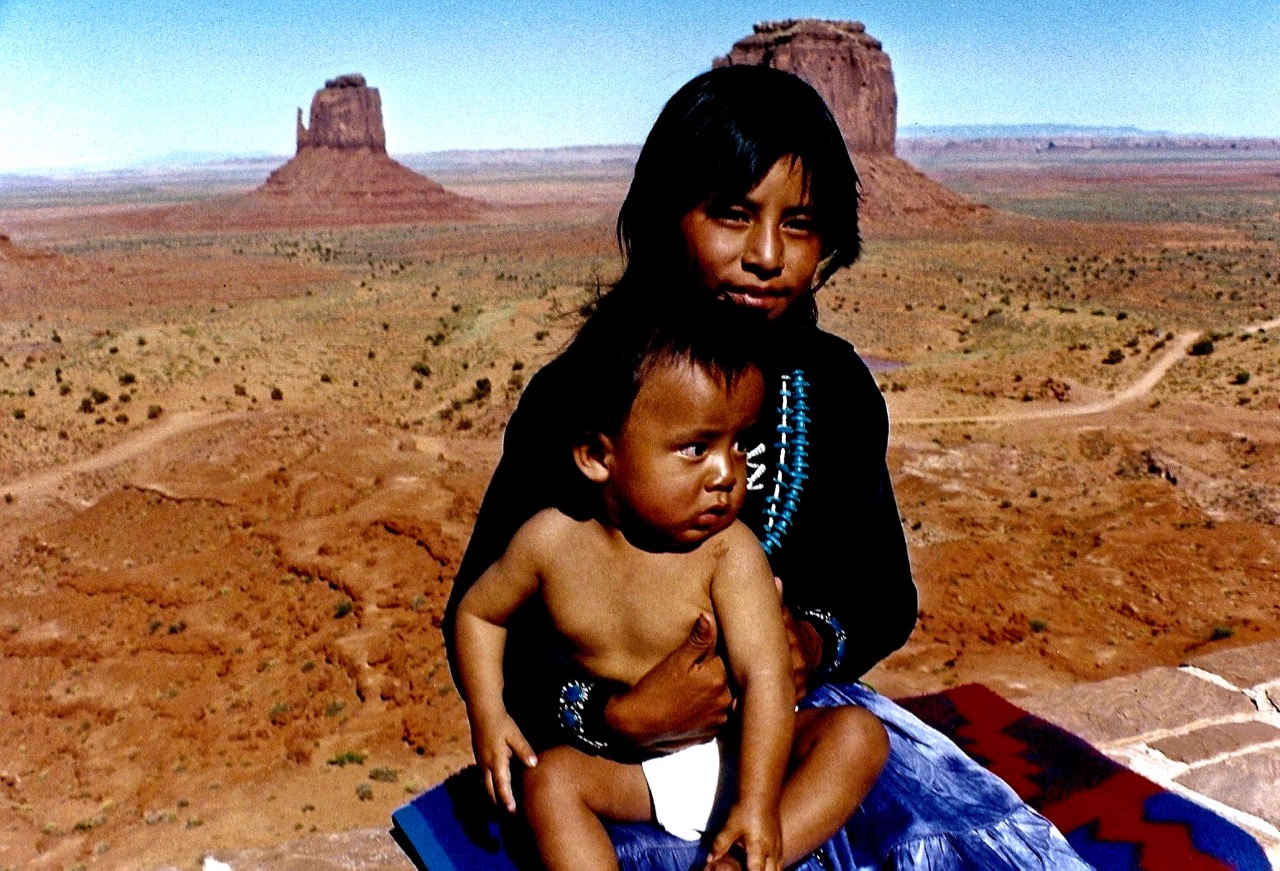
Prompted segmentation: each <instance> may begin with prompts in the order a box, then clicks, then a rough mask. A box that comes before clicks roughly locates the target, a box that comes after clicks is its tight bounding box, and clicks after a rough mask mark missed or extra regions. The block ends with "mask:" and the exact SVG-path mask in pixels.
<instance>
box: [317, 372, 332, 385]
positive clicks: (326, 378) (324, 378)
mask: <svg viewBox="0 0 1280 871" xmlns="http://www.w3.org/2000/svg"><path fill="white" fill-rule="evenodd" d="M320 383H321V384H332V383H333V376H332V375H330V374H329V373H328V372H323V373H321V374H320Z"/></svg>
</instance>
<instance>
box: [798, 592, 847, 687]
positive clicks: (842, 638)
mask: <svg viewBox="0 0 1280 871" xmlns="http://www.w3.org/2000/svg"><path fill="white" fill-rule="evenodd" d="M800 616H801V617H808V618H809V620H810V622H816V623H820V624H822V625H823V626H824V627H825V628H826V629H827V632H826V633H824V634H825V635H826V636H827V639H825V640H830V641H831V644H830V647H831V661H830V662H829V663H828V664H827V666H826V667H825V668H823V669H821V671H820V674H821V675H822V676H826V675H828V674H831V673H832V672H833V671H835V670H836V669H838V668H839V667H840V664H841V663H843V662H844V653H845V648H847V647H848V646H849V636H848V634H847V633H846V632H845V631H844V626H843V625H841V623H840V621H839V620H838V619H836V615H834V614H832V613H831V612H830V611H826V610H823V609H821V608H809V609H807V610H804V611H801V612H800ZM827 646H828V645H826V644H823V647H822V657H823V659H826V658H827Z"/></svg>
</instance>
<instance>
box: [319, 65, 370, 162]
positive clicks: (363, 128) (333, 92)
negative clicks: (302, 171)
mask: <svg viewBox="0 0 1280 871" xmlns="http://www.w3.org/2000/svg"><path fill="white" fill-rule="evenodd" d="M307 148H339V149H349V148H367V149H368V150H370V151H373V152H375V153H377V154H386V153H387V134H386V131H385V130H383V129H382V98H381V97H380V96H379V95H378V89H377V88H371V87H369V86H368V85H367V84H365V80H364V76H362V75H359V74H358V73H355V74H352V75H346V76H338V77H337V78H336V79H329V80H328V81H327V82H325V83H324V87H323V88H321V89H320V90H319V91H316V93H315V96H314V97H312V98H311V126H310V127H309V128H308V127H305V126H303V123H302V109H301V107H299V109H298V153H299V154H301V153H302V151H303V150H305V149H307Z"/></svg>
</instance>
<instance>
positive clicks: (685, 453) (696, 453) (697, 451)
mask: <svg viewBox="0 0 1280 871" xmlns="http://www.w3.org/2000/svg"><path fill="white" fill-rule="evenodd" d="M706 452H707V446H706V444H705V443H704V442H694V443H693V444H690V445H685V446H684V447H682V448H680V450H679V451H678V453H679V454H680V456H682V457H690V458H693V459H696V458H698V457H700V456H702V455H703V454H705V453H706Z"/></svg>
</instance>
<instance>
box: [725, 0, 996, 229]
mask: <svg viewBox="0 0 1280 871" xmlns="http://www.w3.org/2000/svg"><path fill="white" fill-rule="evenodd" d="M746 64H754V65H762V66H770V67H774V68H775V69H780V70H786V71H787V72H789V73H794V74H795V75H797V76H799V77H800V78H802V79H804V80H805V81H806V82H808V83H809V84H810V85H812V86H813V87H814V89H815V90H816V91H817V92H818V93H819V94H821V95H822V98H823V99H824V100H825V101H826V103H827V106H829V107H830V108H831V114H832V115H834V116H835V119H836V123H838V124H839V125H840V131H841V133H843V134H844V141H845V144H846V145H847V146H848V147H849V151H850V153H851V154H852V156H853V162H854V165H855V166H856V167H857V169H858V177H859V179H860V181H861V188H862V191H861V196H860V197H859V206H858V212H859V215H860V217H861V218H862V219H863V226H864V227H866V228H867V229H869V230H871V231H872V232H888V233H893V232H898V231H902V230H918V229H919V228H920V227H921V226H944V225H953V226H960V225H964V224H966V223H969V222H971V221H972V220H973V219H974V218H975V217H978V216H980V215H982V214H984V213H986V212H988V211H989V210H988V209H987V208H986V207H985V206H980V205H977V204H974V203H971V202H969V201H968V200H966V199H964V198H963V197H961V196H959V195H958V194H956V193H953V192H952V191H950V190H948V189H947V188H945V187H943V186H942V185H940V184H938V183H937V182H936V181H934V180H933V179H931V178H929V177H928V176H926V175H925V174H924V173H922V172H920V171H919V170H917V169H916V168H915V167H913V166H911V165H910V164H908V163H906V162H905V161H903V160H901V159H900V158H898V157H897V156H896V155H895V154H894V141H895V138H896V134H897V127H898V94H897V91H896V90H895V89H894V86H893V69H892V67H891V66H890V64H889V55H887V54H885V51H884V47H883V46H882V45H881V44H880V40H878V39H875V38H874V37H872V36H870V35H868V34H867V29H866V27H864V26H863V24H862V23H861V22H859V21H822V20H818V19H813V18H802V19H792V20H787V21H768V22H764V23H762V24H757V25H756V26H755V28H754V32H753V33H752V34H751V35H750V36H748V37H746V38H745V39H741V40H739V41H738V42H737V43H735V44H734V46H733V48H732V49H731V50H730V52H729V53H728V54H727V55H725V56H724V57H721V58H716V60H715V61H713V62H712V66H732V65H746ZM761 108H762V111H764V110H766V107H761Z"/></svg>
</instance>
